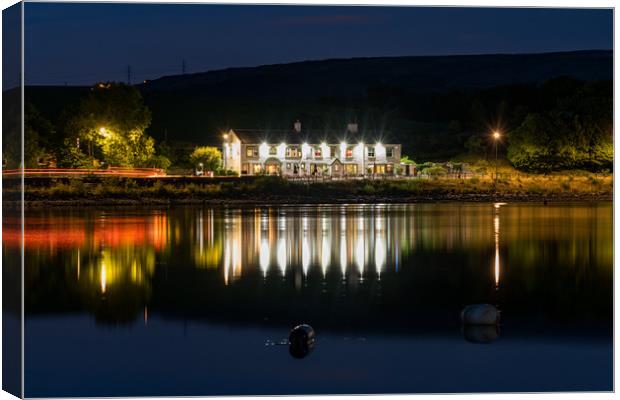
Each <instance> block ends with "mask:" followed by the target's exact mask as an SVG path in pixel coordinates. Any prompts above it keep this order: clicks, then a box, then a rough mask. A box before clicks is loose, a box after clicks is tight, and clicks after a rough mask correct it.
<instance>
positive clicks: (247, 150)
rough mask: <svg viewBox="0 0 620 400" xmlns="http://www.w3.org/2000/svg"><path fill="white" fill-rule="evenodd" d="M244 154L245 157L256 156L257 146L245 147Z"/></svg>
mask: <svg viewBox="0 0 620 400" xmlns="http://www.w3.org/2000/svg"><path fill="white" fill-rule="evenodd" d="M245 156H246V157H258V147H256V146H248V147H246V148H245Z"/></svg>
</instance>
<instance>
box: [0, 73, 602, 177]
mask: <svg viewBox="0 0 620 400" xmlns="http://www.w3.org/2000/svg"><path fill="white" fill-rule="evenodd" d="M205 96H207V94H205ZM205 98H206V97H205ZM147 100H148V99H147ZM234 100H235V99H229V102H228V103H230V105H227V104H228V103H226V102H224V103H220V105H219V106H218V105H217V104H215V103H214V104H212V107H207V108H208V113H209V115H212V116H213V118H215V119H214V121H215V122H212V123H211V124H213V123H216V122H217V124H219V125H218V126H220V125H221V127H223V126H224V125H226V124H225V123H224V122H226V121H227V123H233V125H234V121H237V119H236V118H232V116H231V115H229V114H228V112H225V111H226V110H228V111H230V112H232V111H235V112H236V113H237V114H239V115H243V116H244V117H245V118H246V119H247V120H244V123H245V124H246V125H247V126H256V127H260V126H262V125H261V121H260V118H261V116H260V114H261V112H260V111H261V110H262V108H261V107H263V108H264V106H263V105H262V104H263V103H264V101H262V102H258V101H256V102H254V101H252V99H251V98H246V99H244V103H243V104H244V107H242V108H241V110H238V108H239V107H238V104H239V102H238V101H234ZM162 101H163V100H162ZM171 101H172V100H171ZM185 101H189V102H190V103H191V101H192V100H191V99H186V100H185ZM195 101H198V100H195ZM309 101H310V100H309V99H304V100H303V101H302V100H298V101H296V100H294V99H293V100H291V99H288V100H287V103H286V104H283V105H282V107H284V109H285V110H286V113H284V112H283V113H282V115H289V114H290V115H297V114H299V113H301V114H303V113H306V114H304V115H302V120H304V121H305V120H315V121H319V122H317V123H320V121H321V120H322V119H327V120H329V118H333V117H334V115H345V114H346V115H347V118H356V119H357V120H360V119H362V118H363V116H364V113H366V114H368V113H370V114H372V115H370V117H372V118H370V117H367V119H368V118H369V121H370V122H373V121H374V123H375V124H379V125H380V126H381V127H385V130H389V131H391V132H392V133H393V136H394V140H396V141H398V142H400V143H402V144H403V148H404V152H405V153H406V154H409V155H410V156H412V158H414V159H415V160H416V161H418V162H424V161H448V160H458V159H459V157H460V156H468V157H469V158H470V159H471V158H473V159H490V158H492V157H494V146H495V144H496V143H495V142H494V140H493V138H492V136H491V133H492V132H493V131H495V130H498V131H500V132H501V139H500V140H499V143H497V145H498V151H499V156H500V158H505V159H507V160H508V161H509V162H510V163H511V164H512V165H513V166H514V167H516V168H518V169H520V170H524V171H535V172H548V171H555V170H567V169H584V170H590V171H602V170H611V169H612V164H613V88H612V85H611V81H581V80H577V79H573V78H568V77H559V78H554V79H551V80H548V81H546V82H544V83H542V84H515V85H503V86H497V87H491V88H482V89H480V88H479V89H461V90H451V91H444V92H436V93H435V92H424V93H422V92H417V91H414V90H410V89H406V88H403V87H394V86H383V87H374V88H371V89H370V90H368V92H367V93H366V95H364V96H361V97H349V98H337V97H331V98H329V97H322V98H318V99H314V100H312V102H313V103H312V104H315V106H316V107H314V108H310V107H309V106H308V102H309ZM146 103H147V104H148V101H147V102H146ZM255 103H256V104H255ZM166 104H168V103H166V102H163V103H161V104H157V107H156V108H155V111H154V112H155V113H156V114H158V115H159V114H160V113H163V114H164V115H165V118H166V121H168V123H170V124H173V123H174V121H176V120H178V119H179V118H183V119H188V118H189V119H188V120H187V121H186V123H188V124H193V123H192V121H191V118H193V117H192V116H191V115H193V114H197V113H198V114H200V115H202V114H204V108H200V110H201V111H200V112H198V111H196V110H194V111H192V112H191V113H190V114H191V115H190V114H188V115H185V116H183V117H181V116H180V115H179V114H178V113H172V114H170V110H168V111H166V110H167V108H169V107H168V106H166ZM184 104H185V103H184ZM200 104H202V103H200ZM209 104H211V103H209ZM222 104H223V105H222ZM235 104H237V106H235ZM169 106H170V107H172V108H174V107H173V105H170V104H169ZM218 107H220V108H221V109H220V108H218ZM222 107H224V108H222ZM269 107H270V109H272V110H280V108H281V107H280V106H279V103H277V102H275V103H269ZM194 108H195V107H194ZM174 109H176V108H174ZM222 110H223V111H222ZM231 110H232V111H231ZM309 110H310V111H309ZM339 110H340V111H339ZM296 113H297V114H296ZM237 114H235V115H237ZM175 115H176V116H175ZM282 115H280V119H283V117H282ZM222 116H223V117H222ZM220 117H221V118H224V117H226V121H224V122H222V121H219V119H218V118H220ZM159 118H162V116H161V115H159ZM196 118H198V117H196ZM221 118H220V119H221ZM240 118H241V117H240ZM284 119H286V118H284ZM54 120H55V122H54V123H51V122H50V121H49V120H47V119H46V118H45V117H43V116H42V115H41V113H39V112H38V111H37V109H36V108H35V107H34V106H33V105H31V104H29V103H27V104H26V110H25V129H26V136H25V143H24V146H25V153H26V166H34V165H36V164H37V162H38V160H40V159H41V158H45V157H54V158H55V159H56V160H57V163H58V165H59V166H67V167H85V166H105V165H114V166H135V167H141V166H147V167H159V168H168V167H170V166H173V167H178V168H182V169H189V168H195V167H196V163H202V164H203V165H209V166H211V165H217V164H218V162H219V163H221V155H220V159H219V161H218V159H217V157H215V156H216V152H214V151H212V150H209V151H205V150H201V151H199V152H198V153H197V154H196V155H194V156H193V157H191V154H192V151H193V150H194V148H195V146H194V145H193V144H192V143H188V142H190V141H192V140H187V138H185V139H186V142H182V141H180V140H179V139H181V138H183V135H182V134H183V132H176V131H175V130H174V129H172V130H171V131H170V132H169V134H166V135H165V136H164V137H161V132H160V133H159V136H160V139H161V140H160V141H159V142H158V143H156V141H155V140H154V139H153V137H152V136H151V135H150V134H149V132H151V131H152V129H151V120H152V113H151V111H150V110H149V108H147V107H146V106H145V102H144V101H143V98H142V95H141V94H140V92H139V90H138V89H136V88H134V87H132V86H127V85H124V84H120V83H103V84H98V85H96V86H94V87H93V88H91V89H90V91H89V92H88V93H87V94H86V95H84V96H83V97H82V98H80V100H79V101H77V102H76V103H75V104H72V105H69V106H67V107H65V108H64V111H62V113H60V115H59V116H58V117H57V118H54ZM196 121H198V120H196ZM196 121H194V122H196ZM218 121H219V122H218ZM280 122H281V125H282V126H288V125H289V123H290V121H289V120H288V119H286V121H280ZM360 122H362V125H367V124H368V122H367V121H365V120H361V121H360ZM238 124H239V123H238ZM198 125H200V126H203V125H202V124H198ZM207 125H208V124H207ZM319 125H320V124H319ZM221 127H220V128H221ZM203 129H204V135H203V136H201V140H206V141H207V142H209V141H211V142H213V143H217V142H219V133H218V132H219V130H216V129H215V128H213V127H211V128H210V127H209V126H204V127H203ZM169 138H173V140H169ZM196 140H198V139H196ZM5 147H6V146H5ZM8 148H10V146H8ZM200 153H202V154H211V155H213V156H214V157H215V159H213V157H211V156H210V157H209V159H208V160H207V159H206V158H205V157H202V156H200ZM11 159H12V158H11V156H10V154H9V155H7V154H6V152H5V160H7V163H8V162H9V161H10V160H11ZM220 165H221V164H220Z"/></svg>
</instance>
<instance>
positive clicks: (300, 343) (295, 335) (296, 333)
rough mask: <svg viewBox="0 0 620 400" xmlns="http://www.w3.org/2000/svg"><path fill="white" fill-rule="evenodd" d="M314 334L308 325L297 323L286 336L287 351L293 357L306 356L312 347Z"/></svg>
mask: <svg viewBox="0 0 620 400" xmlns="http://www.w3.org/2000/svg"><path fill="white" fill-rule="evenodd" d="M315 336H316V335H315V333H314V329H312V327H311V326H310V325H306V324H302V325H297V326H296V327H294V328H293V329H292V330H291V333H290V334H289V336H288V342H289V347H288V349H289V353H291V355H292V356H293V357H295V358H304V357H306V356H307V355H308V354H310V352H311V351H312V349H314V341H315Z"/></svg>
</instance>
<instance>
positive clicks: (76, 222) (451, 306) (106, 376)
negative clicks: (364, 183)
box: [3, 203, 613, 397]
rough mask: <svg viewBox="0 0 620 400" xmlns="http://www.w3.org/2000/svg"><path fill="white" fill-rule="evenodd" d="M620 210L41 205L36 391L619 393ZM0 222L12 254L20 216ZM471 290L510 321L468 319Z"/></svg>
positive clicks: (31, 327)
mask: <svg viewBox="0 0 620 400" xmlns="http://www.w3.org/2000/svg"><path fill="white" fill-rule="evenodd" d="M612 213H613V211H612V204H611V203H587V204H550V205H547V206H544V205H542V204H415V205H389V206H388V205H369V206H359V205H355V206H353V205H351V206H307V207H259V208H243V209H234V208H230V209H226V208H189V207H188V208H184V207H181V208H173V209H167V210H148V209H146V210H126V209H125V210H114V209H101V210H94V209H88V210H71V211H66V210H65V211H61V210H47V211H28V212H27V214H26V217H27V222H26V227H25V240H26V245H25V254H26V266H25V290H26V292H25V302H26V321H25V329H26V331H25V362H26V369H25V394H26V396H29V397H30V396H114V395H125V396H131V395H148V396H156V395H220V394H256V395H261V394H320V393H395V392H401V393H403V392H409V393H419V392H485V391H493V392H496V391H511V392H512V391H528V392H529V391H574V390H587V391H608V390H612V378H613V377H612V372H613V371H612V361H613V351H612V350H613V335H612V328H613V324H612V319H613V315H612V309H613V280H612V275H613V242H612ZM3 234H4V243H3V246H4V253H3V254H4V257H15V256H16V254H17V252H18V248H17V243H18V241H17V240H18V236H17V235H18V227H17V225H11V220H10V219H9V220H8V221H7V220H6V219H5V226H4V231H3ZM475 303H489V304H493V305H496V306H497V307H498V308H499V309H500V310H501V312H502V323H501V325H500V326H499V328H498V329H495V328H491V329H489V328H484V329H482V330H480V329H472V328H467V329H464V328H462V327H461V325H460V321H459V314H460V311H461V310H462V308H463V307H464V306H466V305H468V304H475ZM299 323H308V324H310V325H312V326H313V327H314V328H315V330H316V333H317V339H316V346H315V348H314V350H313V351H312V352H311V353H310V354H309V355H308V356H307V357H305V358H302V359H298V358H294V357H292V356H291V355H290V354H289V349H288V346H287V345H282V344H280V343H281V342H282V343H283V342H285V341H286V339H287V337H288V333H289V330H290V329H291V328H292V327H293V326H295V325H297V324H299ZM481 342H485V343H481Z"/></svg>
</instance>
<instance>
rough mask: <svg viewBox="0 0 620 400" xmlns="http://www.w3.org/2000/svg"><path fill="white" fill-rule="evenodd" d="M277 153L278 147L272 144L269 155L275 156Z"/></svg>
mask: <svg viewBox="0 0 620 400" xmlns="http://www.w3.org/2000/svg"><path fill="white" fill-rule="evenodd" d="M276 154H278V148H277V147H276V146H271V147H270V148H269V155H270V156H275V155H276Z"/></svg>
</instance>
